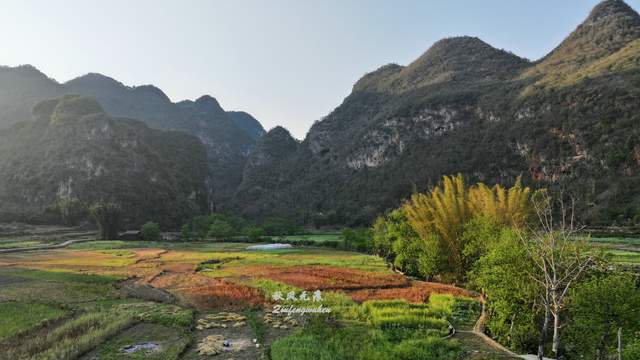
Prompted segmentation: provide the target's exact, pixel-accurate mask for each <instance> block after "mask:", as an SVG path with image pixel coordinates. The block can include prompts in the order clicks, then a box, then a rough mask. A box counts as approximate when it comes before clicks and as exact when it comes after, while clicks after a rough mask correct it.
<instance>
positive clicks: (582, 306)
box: [566, 273, 640, 360]
mask: <svg viewBox="0 0 640 360" xmlns="http://www.w3.org/2000/svg"><path fill="white" fill-rule="evenodd" d="M568 309H569V313H570V316H571V319H572V321H571V323H570V325H569V327H568V329H567V335H566V337H567V340H568V341H567V343H568V344H571V345H570V346H569V345H567V352H569V353H570V354H571V355H572V357H575V358H580V359H598V360H604V359H610V358H611V357H612V355H614V354H615V353H616V346H617V339H616V336H617V331H618V328H622V330H623V334H624V335H625V337H624V340H625V341H623V344H626V343H627V342H630V341H631V340H632V336H633V334H634V333H635V332H636V331H640V290H638V287H637V284H636V279H635V278H634V276H632V275H630V274H622V273H612V274H601V275H597V276H594V277H593V278H591V279H590V280H588V281H585V282H583V283H581V284H579V285H577V287H576V288H575V290H574V291H573V294H572V296H571V303H570V304H569V307H568Z"/></svg>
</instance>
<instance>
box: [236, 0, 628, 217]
mask: <svg viewBox="0 0 640 360" xmlns="http://www.w3.org/2000/svg"><path fill="white" fill-rule="evenodd" d="M267 136H268V135H267ZM278 158H279V159H282V160H280V161H275V162H273V165H268V162H267V164H266V165H263V166H261V167H258V169H259V171H258V170H256V166H255V165H254V164H252V163H251V162H248V163H247V169H245V178H244V179H243V182H242V185H241V189H248V191H249V193H241V192H239V193H238V194H237V195H236V202H235V203H236V204H237V205H238V206H239V207H240V208H241V209H242V211H244V212H245V213H249V214H253V215H256V216H268V215H270V213H269V212H270V211H276V212H277V213H279V214H281V215H287V216H294V217H298V218H299V219H301V220H302V221H310V220H312V219H314V218H316V217H319V218H323V217H324V218H326V217H327V214H329V213H331V214H332V215H331V218H333V219H334V220H335V221H336V222H347V223H351V224H366V223H367V222H368V221H370V220H371V219H372V218H373V217H374V216H375V215H376V214H379V213H380V212H382V211H384V210H385V209H388V208H390V207H393V206H397V205H398V204H400V203H401V201H402V200H403V199H405V198H406V197H408V196H409V195H410V194H411V193H412V192H413V191H416V190H424V189H426V188H427V187H429V186H431V185H433V184H434V183H435V182H437V181H438V180H439V178H440V177H441V176H442V175H444V174H455V173H458V172H461V173H463V174H465V175H466V176H467V177H468V178H469V179H470V180H471V181H477V180H479V181H484V182H487V183H497V182H499V183H503V184H509V183H512V182H513V181H514V180H515V178H516V177H517V176H520V175H522V176H523V177H524V181H525V182H527V183H528V184H530V185H533V186H536V187H538V186H539V187H550V188H551V189H560V188H562V189H565V191H568V192H572V193H574V194H576V195H577V197H578V199H579V204H578V211H579V215H580V217H581V219H582V220H583V221H584V222H586V223H589V224H598V223H611V222H616V223H624V224H629V223H636V224H638V223H640V193H639V192H638V191H637V189H640V17H639V16H638V14H637V13H636V12H635V11H634V10H633V9H631V8H630V7H629V6H628V5H626V4H625V3H624V2H623V1H619V0H607V1H603V2H602V3H600V4H599V5H598V6H596V7H595V9H594V10H593V11H592V12H591V14H590V15H589V16H588V17H587V19H586V20H585V21H584V22H583V23H582V24H581V25H580V26H578V28H577V29H576V30H575V31H574V32H572V33H571V34H570V35H569V36H568V37H567V38H566V39H565V40H564V41H563V42H562V43H561V44H560V45H559V46H558V47H557V48H556V49H555V50H553V51H552V52H551V53H550V54H549V55H547V56H545V57H544V58H542V59H540V60H539V61H536V62H529V61H528V60H526V59H523V58H520V57H518V56H515V55H513V54H511V53H509V52H507V51H504V50H499V49H495V48H493V47H491V46H490V45H488V44H486V43H485V42H483V41H482V40H480V39H477V38H473V37H456V38H449V39H444V40H441V41H438V42H436V43H435V44H434V45H433V46H432V47H431V48H429V49H428V50H427V51H426V52H425V53H424V55H422V56H421V57H420V58H418V59H417V60H416V61H414V62H413V63H411V64H409V65H408V66H400V65H396V64H390V65H386V66H383V67H381V68H379V69H378V70H376V71H374V72H372V73H369V74H366V75H365V76H364V77H363V78H361V79H360V80H358V81H357V82H356V84H355V85H354V87H353V91H352V93H351V94H350V95H349V96H348V97H347V98H346V99H345V100H344V101H343V103H342V104H341V105H340V106H338V107H337V108H336V109H335V110H334V111H333V112H331V113H330V114H329V115H328V116H326V117H325V118H324V119H323V120H322V121H319V122H317V123H316V124H314V126H313V127H312V128H311V130H310V131H309V133H308V134H307V136H306V138H305V139H304V141H302V143H301V144H299V145H298V146H296V147H294V146H291V147H287V148H286V149H285V150H283V151H282V153H280V154H279V156H278ZM256 171H258V172H259V173H261V174H276V176H256V175H255V172H256ZM256 189H258V190H256ZM278 203H285V204H287V206H279V207H278V206H276V207H274V204H278Z"/></svg>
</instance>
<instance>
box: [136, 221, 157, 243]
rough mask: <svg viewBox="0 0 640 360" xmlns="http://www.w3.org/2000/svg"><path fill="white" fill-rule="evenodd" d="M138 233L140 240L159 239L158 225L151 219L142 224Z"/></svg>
mask: <svg viewBox="0 0 640 360" xmlns="http://www.w3.org/2000/svg"><path fill="white" fill-rule="evenodd" d="M140 233H141V234H142V240H146V241H160V225H158V224H157V223H154V222H153V221H149V222H147V223H145V224H144V225H142V229H141V231H140Z"/></svg>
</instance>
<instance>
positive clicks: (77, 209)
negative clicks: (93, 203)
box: [53, 196, 87, 226]
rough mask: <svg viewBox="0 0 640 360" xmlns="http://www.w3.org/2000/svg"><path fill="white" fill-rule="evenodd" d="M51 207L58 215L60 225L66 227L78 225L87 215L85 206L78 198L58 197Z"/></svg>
mask: <svg viewBox="0 0 640 360" xmlns="http://www.w3.org/2000/svg"><path fill="white" fill-rule="evenodd" d="M53 207H54V208H55V210H56V211H57V212H58V214H59V215H60V220H61V221H62V223H63V224H64V225H67V226H74V225H78V223H79V222H80V220H82V219H83V218H85V217H86V214H87V209H86V207H85V205H84V204H83V203H82V202H81V201H80V200H79V199H78V198H74V197H71V196H61V197H59V198H58V199H57V200H56V202H55V204H54V206H53Z"/></svg>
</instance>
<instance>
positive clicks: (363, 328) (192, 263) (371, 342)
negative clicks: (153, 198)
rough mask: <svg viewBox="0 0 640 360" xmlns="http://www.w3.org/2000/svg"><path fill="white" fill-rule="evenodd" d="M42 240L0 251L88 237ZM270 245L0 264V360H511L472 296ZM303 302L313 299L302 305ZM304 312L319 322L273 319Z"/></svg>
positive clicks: (605, 242) (18, 256)
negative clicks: (482, 328) (485, 328)
mask: <svg viewBox="0 0 640 360" xmlns="http://www.w3.org/2000/svg"><path fill="white" fill-rule="evenodd" d="M50 231H52V229H48V230H47V232H45V233H44V234H39V235H34V234H33V233H31V234H12V235H11V236H9V237H5V238H3V239H2V240H0V244H2V246H3V247H4V248H11V247H27V246H29V245H28V244H27V242H29V241H33V242H34V245H33V246H42V245H47V244H59V243H61V242H62V241H66V238H65V236H66V235H67V234H69V233H71V234H72V235H71V237H70V238H71V239H78V238H80V239H83V240H84V238H83V236H84V237H90V236H91V235H90V234H87V233H85V234H84V235H83V236H79V235H73V234H75V233H78V232H77V231H72V230H69V229H67V230H63V229H53V231H54V233H55V234H58V235H57V236H56V237H53V239H52V240H51V236H52V234H51V232H50ZM47 238H49V240H47ZM16 239H17V240H16ZM29 239H36V240H29ZM87 240H88V239H87ZM278 240H284V242H293V243H296V242H298V243H297V244H298V245H297V246H295V247H293V248H289V249H279V250H269V251H252V250H247V246H248V245H249V244H247V243H239V242H214V241H203V242H162V241H121V240H111V241H95V240H93V241H80V242H75V243H72V244H69V245H68V246H66V247H65V248H60V249H47V250H39V251H29V252H16V253H6V254H0V290H1V291H0V344H1V345H2V347H3V349H6V350H4V351H3V353H2V354H0V359H86V360H89V359H120V358H125V357H124V356H125V355H124V354H125V353H126V358H131V359H204V358H208V357H209V356H214V355H215V357H216V358H220V359H230V358H234V359H261V358H264V359H267V358H271V359H274V360H278V359H292V358H295V359H387V358H389V356H392V358H394V359H399V360H401V359H433V358H438V359H466V360H471V359H474V360H479V359H501V358H503V359H509V358H513V357H512V356H511V354H510V353H509V352H507V351H503V350H501V349H497V348H495V347H494V346H493V345H491V344H489V343H487V342H486V341H485V340H484V339H483V338H482V337H479V336H478V334H476V333H474V332H473V331H472V329H473V324H474V323H475V321H476V320H477V319H478V316H479V312H480V303H479V302H478V300H477V299H478V297H477V296H478V295H477V294H476V293H473V292H470V291H468V290H465V289H462V288H458V287H455V286H451V285H445V284H439V283H431V282H424V281H418V280H415V279H411V278H408V277H405V276H404V275H402V274H399V273H396V272H393V271H391V270H390V269H389V268H388V266H387V265H386V264H385V262H384V261H383V260H382V259H381V258H379V257H377V256H373V255H368V254H362V253H357V252H352V251H345V250H339V249H335V248H333V247H331V248H328V247H325V246H323V245H322V243H323V242H326V241H341V239H340V235H338V234H324V235H323V234H320V235H297V236H289V237H288V238H285V237H282V238H280V239H278ZM300 241H304V244H316V245H317V247H313V246H302V245H300V243H299V242H300ZM591 242H592V244H593V245H594V249H603V250H604V252H605V253H606V254H608V255H607V256H608V257H609V259H610V260H611V261H612V262H613V263H616V264H620V265H623V266H637V265H638V264H639V263H640V256H638V255H639V254H640V253H638V252H637V249H636V247H637V239H591ZM35 243H37V245H36V244H35ZM316 291H319V292H320V293H321V298H322V300H321V301H320V302H318V303H315V302H310V301H311V300H309V299H311V295H312V294H314V293H315V292H316ZM289 293H293V294H295V296H297V297H301V296H302V294H303V293H304V294H307V295H304V296H308V298H307V300H300V299H299V298H296V299H288V298H287V297H286V296H287V294H289ZM274 294H282V299H280V300H277V299H274ZM317 305H320V306H322V307H325V308H328V309H331V313H329V314H320V315H317V314H316V315H312V314H307V315H300V314H276V313H274V312H273V311H274V309H276V308H277V306H283V307H287V306H290V307H302V308H304V307H313V306H317ZM453 329H455V333H453ZM355 339H358V340H357V341H355ZM223 340H227V341H230V343H231V344H232V345H231V346H229V347H224V346H223V344H222V341H223ZM354 344H357V346H355V345H354ZM354 346H355V347H354ZM390 354H391V355H390Z"/></svg>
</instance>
